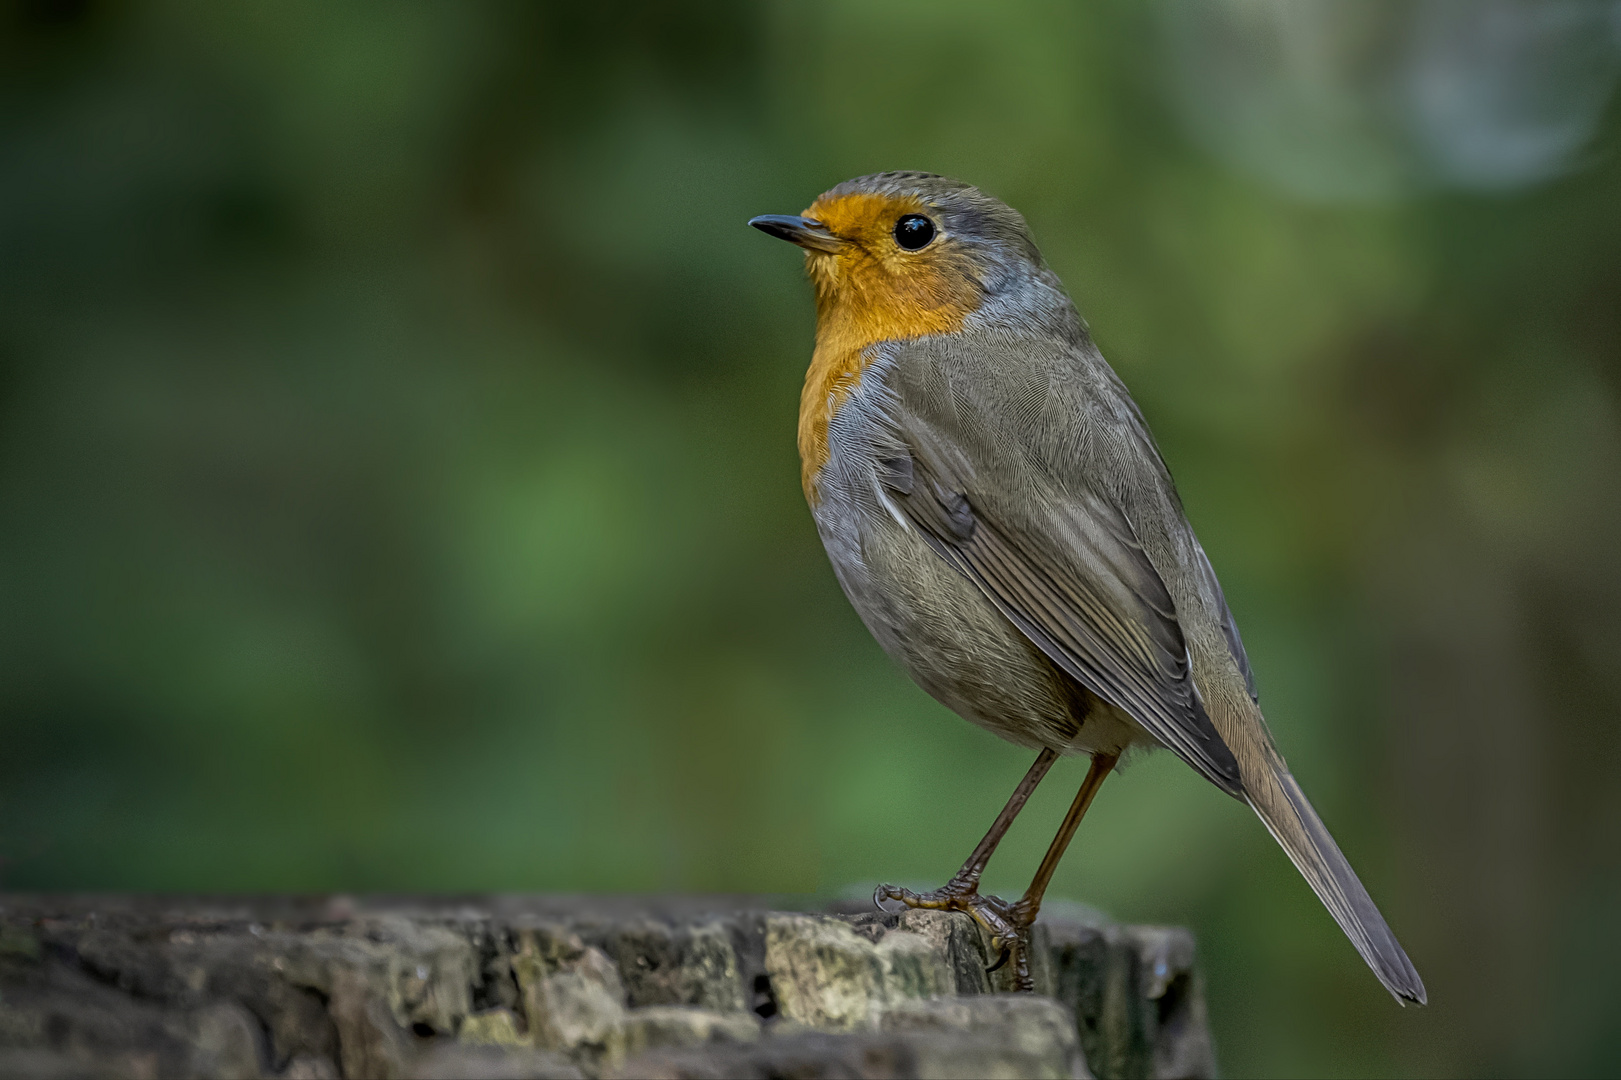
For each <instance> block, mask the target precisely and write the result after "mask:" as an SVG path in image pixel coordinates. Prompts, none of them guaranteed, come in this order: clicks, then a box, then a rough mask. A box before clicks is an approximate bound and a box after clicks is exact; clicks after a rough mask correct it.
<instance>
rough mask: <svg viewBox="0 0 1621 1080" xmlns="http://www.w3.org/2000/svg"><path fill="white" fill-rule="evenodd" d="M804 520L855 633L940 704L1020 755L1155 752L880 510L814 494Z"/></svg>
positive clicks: (848, 495)
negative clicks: (853, 618)
mask: <svg viewBox="0 0 1621 1080" xmlns="http://www.w3.org/2000/svg"><path fill="white" fill-rule="evenodd" d="M847 475H848V474H847ZM829 479H831V477H830V478H829ZM815 517H816V522H817V527H818V530H819V531H820V532H821V535H822V542H823V544H824V546H825V547H826V548H827V553H828V558H829V559H830V560H831V561H832V564H833V569H834V572H835V573H836V574H837V576H838V579H839V584H840V585H841V586H843V588H844V593H845V595H846V596H848V597H849V598H850V603H851V604H852V605H854V607H855V609H856V611H857V613H859V614H860V616H861V619H862V621H863V622H865V623H866V625H867V629H868V630H870V631H871V632H872V635H873V637H875V638H877V639H878V643H879V644H880V645H881V646H883V648H884V651H886V652H887V653H889V655H890V656H892V657H893V658H894V659H895V660H896V661H897V662H898V663H899V664H900V665H901V666H902V667H903V668H905V669H906V671H907V673H908V674H910V675H911V676H912V678H913V680H915V681H916V682H917V684H918V685H919V686H921V687H922V688H923V689H924V690H926V691H927V692H928V693H929V694H930V695H931V696H933V697H934V698H935V699H936V700H938V701H939V702H941V703H942V704H944V705H945V706H946V707H947V708H950V709H951V710H952V711H954V712H956V713H957V714H959V715H960V716H962V717H964V718H965V719H968V720H971V721H973V722H974V723H976V724H978V725H980V726H981V727H983V728H986V729H987V730H989V731H991V732H994V733H995V734H997V735H1000V736H1001V737H1002V738H1004V739H1007V740H1008V741H1010V742H1013V743H1016V744H1018V745H1020V746H1026V747H1031V748H1039V747H1050V748H1052V749H1055V750H1059V751H1061V752H1064V753H1091V752H1094V751H1102V752H1104V753H1109V754H1121V753H1123V752H1125V751H1126V750H1127V749H1128V748H1130V747H1131V746H1133V745H1138V746H1153V745H1157V744H1156V743H1155V742H1154V740H1153V739H1152V737H1150V736H1149V735H1148V734H1147V733H1146V732H1145V731H1143V729H1142V728H1140V727H1139V726H1138V725H1137V724H1136V722H1135V721H1133V720H1132V719H1131V718H1130V717H1129V716H1128V715H1127V714H1125V713H1124V712H1122V711H1121V710H1119V709H1117V708H1115V707H1114V706H1112V705H1110V704H1108V703H1107V702H1105V701H1103V700H1101V699H1100V698H1098V697H1097V696H1096V695H1094V694H1092V693H1091V692H1090V691H1088V690H1087V689H1085V688H1084V687H1082V686H1081V685H1080V684H1079V683H1078V682H1076V681H1075V680H1074V679H1072V678H1071V677H1070V676H1069V675H1067V674H1065V673H1064V672H1063V671H1061V670H1059V668H1058V667H1057V666H1056V665H1054V664H1053V663H1052V662H1051V661H1050V660H1048V659H1047V657H1046V656H1045V655H1044V654H1043V653H1042V652H1041V650H1040V649H1038V648H1036V646H1035V645H1033V644H1032V643H1031V642H1030V640H1029V639H1028V638H1026V637H1025V636H1024V635H1023V634H1022V633H1020V632H1019V630H1018V628H1017V627H1015V626H1014V625H1013V624H1012V623H1011V622H1009V621H1008V620H1007V618H1006V617H1005V616H1004V615H1003V614H1002V613H1001V612H1000V611H998V610H997V609H996V608H995V606H994V605H992V604H991V602H990V600H988V599H987V598H986V597H985V595H984V594H983V593H982V592H981V591H980V590H979V588H978V586H976V585H974V584H973V583H972V582H970V581H969V580H967V579H966V578H964V577H963V576H962V575H961V574H959V573H958V572H957V571H956V570H954V569H953V568H952V567H951V566H949V565H948V564H947V563H946V562H945V561H944V560H943V559H942V558H941V557H940V556H939V555H937V554H936V553H935V552H934V550H933V549H932V548H930V547H929V546H928V545H927V544H926V543H925V542H924V541H923V540H922V538H921V537H919V536H918V535H917V533H916V532H915V531H913V530H912V529H910V528H907V527H906V526H904V525H902V524H901V523H900V522H899V521H897V520H896V519H895V518H894V517H893V516H891V515H890V514H889V513H888V512H887V511H886V510H884V509H883V508H882V507H881V506H880V505H876V504H874V503H873V502H871V501H869V500H868V499H866V498H862V497H861V494H860V493H858V492H856V491H835V490H824V494H823V499H822V501H821V503H820V504H819V505H818V507H817V508H816V510H815Z"/></svg>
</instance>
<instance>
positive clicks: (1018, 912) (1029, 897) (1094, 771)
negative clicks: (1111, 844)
mask: <svg viewBox="0 0 1621 1080" xmlns="http://www.w3.org/2000/svg"><path fill="white" fill-rule="evenodd" d="M1119 760H1120V755H1118V754H1093V755H1092V767H1091V768H1089V769H1087V770H1086V779H1085V780H1082V781H1081V790H1079V791H1077V792H1076V793H1075V801H1074V802H1073V803H1071V804H1070V807H1069V813H1067V814H1065V815H1064V823H1063V824H1062V825H1060V826H1059V827H1058V835H1057V836H1055V837H1053V842H1052V844H1051V845H1049V846H1048V848H1047V854H1046V855H1045V856H1044V857H1043V858H1042V860H1041V865H1040V866H1039V867H1037V868H1036V876H1035V878H1034V879H1033V880H1032V881H1031V882H1030V888H1028V889H1026V890H1025V893H1024V897H1023V898H1022V899H1021V900H1019V901H1018V902H1017V903H1015V904H1014V905H1013V906H1012V908H1011V910H1010V911H1009V912H1008V921H1009V922H1011V923H1012V924H1013V926H1014V929H1015V931H1016V932H1017V934H1018V941H1017V942H1016V943H1011V942H1001V943H999V944H1001V945H1003V946H1004V947H1006V946H1010V945H1011V947H1013V948H1014V949H1015V951H1016V952H1017V959H1018V969H1017V970H1018V985H1019V989H1021V990H1034V989H1035V984H1034V982H1032V981H1031V978H1030V962H1029V958H1028V956H1027V955H1026V954H1027V953H1028V951H1029V950H1028V949H1027V948H1026V946H1027V945H1028V940H1027V938H1028V935H1029V931H1030V927H1031V926H1032V925H1033V924H1034V923H1035V921H1036V913H1037V912H1039V911H1040V910H1041V898H1042V897H1043V896H1044V895H1045V894H1046V892H1047V885H1048V883H1050V882H1051V881H1052V879H1053V871H1055V870H1057V869H1058V860H1059V859H1062V858H1063V857H1064V849H1065V848H1067V847H1069V842H1070V840H1071V839H1072V838H1073V837H1074V836H1075V830H1076V829H1077V828H1079V827H1080V824H1081V818H1083V817H1085V816H1086V809H1087V807H1089V806H1091V805H1092V800H1093V798H1095V797H1096V796H1097V793H1098V788H1100V787H1102V786H1103V781H1104V778H1105V777H1107V776H1108V775H1109V771H1110V770H1111V769H1113V768H1114V766H1115V762H1117V761H1119Z"/></svg>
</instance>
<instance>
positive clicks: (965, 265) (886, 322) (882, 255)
mask: <svg viewBox="0 0 1621 1080" xmlns="http://www.w3.org/2000/svg"><path fill="white" fill-rule="evenodd" d="M907 214H924V215H926V216H929V217H931V218H932V217H934V214H933V213H931V211H930V210H929V208H928V207H927V206H925V205H924V204H923V203H922V202H921V201H919V200H917V199H913V198H895V197H892V196H886V195H874V194H856V195H842V196H838V197H837V198H832V199H829V198H826V197H823V198H821V199H818V200H817V201H816V202H815V204H814V205H812V206H811V208H810V209H809V210H806V211H805V216H806V217H809V218H815V219H816V220H817V221H820V222H821V223H822V224H824V225H826V226H827V227H828V229H829V230H830V231H831V232H832V233H833V235H834V236H836V237H838V238H839V239H840V240H842V241H844V243H843V244H842V245H840V249H839V250H838V251H835V252H822V251H806V253H805V266H806V269H807V270H808V271H809V273H810V278H811V282H812V283H813V284H814V285H815V287H816V351H815V353H814V354H813V355H812V357H811V364H810V370H809V371H807V372H806V373H805V389H804V391H803V393H802V394H801V395H800V399H799V459H800V478H801V481H802V482H803V484H804V487H805V498H806V499H808V500H809V501H810V502H811V504H812V505H814V504H815V503H816V501H817V496H816V478H817V476H818V475H820V473H821V471H822V467H823V466H824V465H826V464H827V456H828V448H827V425H828V422H829V421H830V420H832V418H833V414H834V413H836V412H837V411H838V408H839V406H840V405H841V404H843V402H844V400H845V398H847V397H848V396H849V395H850V392H851V391H852V390H854V389H855V387H856V386H857V385H858V384H859V383H860V382H861V372H862V370H863V369H864V368H865V366H866V360H865V358H864V357H863V355H862V354H863V353H864V351H865V350H866V349H867V348H868V347H870V346H872V345H876V344H878V343H879V342H882V341H899V340H904V339H907V338H915V337H922V336H924V335H926V334H944V333H950V332H952V331H955V330H960V329H962V324H963V320H964V319H966V318H967V317H968V316H969V315H970V314H972V313H973V311H974V310H975V309H976V308H978V307H979V304H980V281H979V276H978V275H977V274H976V273H975V272H974V267H973V263H972V260H971V259H970V258H969V257H968V254H967V253H966V252H965V251H963V250H962V249H961V248H959V247H958V246H957V245H955V244H954V243H953V242H952V240H951V237H950V236H949V235H946V234H945V233H944V232H943V231H942V233H941V235H940V236H938V237H937V238H936V239H935V240H934V241H933V242H932V243H930V244H929V245H928V246H927V247H924V248H922V249H921V250H918V251H906V250H904V249H902V248H901V246H900V245H899V244H897V243H896V242H895V223H896V222H897V221H898V220H900V218H902V217H903V216H905V215H907ZM936 223H937V224H938V221H937V222H936Z"/></svg>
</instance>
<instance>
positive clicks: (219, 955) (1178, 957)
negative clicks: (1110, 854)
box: [0, 896, 1214, 1080]
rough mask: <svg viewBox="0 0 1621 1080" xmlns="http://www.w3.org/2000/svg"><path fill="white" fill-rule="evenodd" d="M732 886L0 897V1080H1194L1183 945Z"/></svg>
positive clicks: (1204, 1056) (1202, 1071)
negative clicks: (775, 902) (784, 896)
mask: <svg viewBox="0 0 1621 1080" xmlns="http://www.w3.org/2000/svg"><path fill="white" fill-rule="evenodd" d="M1034 951H1035V955H1034V957H1033V965H1032V967H1033V973H1034V975H1035V978H1036V982H1037V988H1038V991H1039V993H1038V994H1037V995H1036V996H1030V995H1011V994H1006V993H1002V992H1000V991H1003V990H1005V989H1006V986H1005V983H1004V982H1002V979H1003V977H1004V975H1005V971H1004V972H998V973H996V974H994V975H991V976H989V977H987V975H986V971H985V967H986V963H987V961H988V959H989V957H988V956H987V952H988V949H987V944H986V942H985V940H984V939H983V937H982V935H981V934H980V932H979V931H978V929H977V928H976V927H975V925H974V924H973V923H972V922H971V921H970V920H969V919H968V918H967V917H966V916H962V915H951V914H944V913H937V912H922V911H909V912H905V913H903V914H898V915H897V914H883V913H877V912H873V913H869V914H860V915H850V914H844V915H837V914H816V913H804V912H791V911H789V912H785V911H773V910H769V909H768V908H767V907H765V906H762V905H760V904H756V903H751V902H749V901H746V900H729V899H724V898H711V899H660V898H641V899H637V898H593V897H573V898H570V897H499V898H479V899H476V900H467V901H453V900H421V899H396V900H384V899H365V900H360V899H348V898H333V899H311V900H288V899H191V898H178V897H27V896H0V1077H8V1076H19V1077H49V1078H55V1077H104V1076H105V1077H160V1076H161V1077H285V1078H295V1077H300V1078H310V1080H314V1078H320V1077H340V1076H341V1077H378V1078H391V1077H412V1076H422V1077H430V1076H431V1077H509V1078H517V1077H596V1076H603V1077H613V1076H622V1077H732V1076H740V1077H774V1076H794V1077H806V1078H814V1077H902V1076H921V1077H956V1076H1007V1077H1022V1076H1040V1077H1074V1076H1087V1075H1096V1076H1099V1077H1185V1076H1186V1077H1192V1076H1209V1075H1212V1074H1213V1072H1214V1061H1213V1055H1212V1049H1211V1043H1210V1037H1209V1033H1208V1031H1207V1028H1206V1025H1205V1013H1204V1000H1203V994H1202V989H1201V987H1200V982H1199V976H1198V973H1197V971H1196V970H1195V968H1194V966H1193V965H1194V949H1193V939H1192V937H1191V935H1189V934H1188V932H1187V931H1185V930H1181V929H1175V928H1162V927H1138V926H1112V925H1101V924H1098V923H1096V922H1088V921H1083V920H1078V919H1063V918H1044V919H1043V921H1042V922H1041V923H1040V924H1038V926H1037V931H1036V948H1035V950H1034Z"/></svg>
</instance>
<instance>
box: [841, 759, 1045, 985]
mask: <svg viewBox="0 0 1621 1080" xmlns="http://www.w3.org/2000/svg"><path fill="white" fill-rule="evenodd" d="M1057 760H1058V751H1056V750H1043V751H1042V752H1041V754H1040V755H1039V756H1038V757H1037V758H1036V761H1035V764H1033V765H1031V766H1030V771H1029V772H1027V773H1025V774H1024V779H1023V780H1020V781H1019V786H1018V787H1016V788H1014V789H1013V796H1012V797H1011V798H1010V799H1008V801H1007V805H1006V806H1004V807H1002V812H1001V813H1000V814H997V815H996V820H995V821H994V822H992V823H991V829H990V832H987V833H986V834H985V838H984V839H983V840H981V841H980V842H979V846H978V847H976V848H974V853H973V854H972V855H970V856H968V861H967V862H965V863H963V866H962V869H961V870H958V871H957V873H956V875H955V876H953V877H952V879H951V880H950V881H948V882H946V883H945V885H943V886H941V887H940V888H938V889H934V890H931V891H930V892H926V893H917V892H913V891H912V890H911V889H902V888H897V887H896V886H894V885H880V886H878V890H877V892H875V893H874V894H873V902H874V903H876V904H879V905H880V906H881V905H882V903H883V901H885V900H899V901H900V902H901V903H903V904H905V905H906V906H907V907H913V908H928V909H931V910H934V911H963V912H967V913H968V914H969V915H970V916H972V917H973V919H974V921H975V922H977V923H979V925H981V926H983V927H984V928H985V929H986V930H987V931H989V932H990V934H991V938H992V940H993V941H1011V940H1016V938H1017V933H1018V932H1017V930H1016V928H1015V926H1014V924H1013V923H1012V922H1011V921H1010V919H1009V916H1010V914H1011V913H1012V910H1013V908H1012V906H1011V905H1009V904H1008V903H1007V902H1006V901H1004V900H1000V899H998V898H997V897H994V896H981V895H979V878H980V875H981V874H983V873H984V872H985V865H986V864H987V863H989V862H990V861H991V855H992V854H993V853H994V852H995V851H996V845H997V844H999V843H1001V842H1002V837H1003V836H1004V835H1006V834H1007V831H1008V826H1010V825H1012V824H1013V819H1014V818H1016V817H1018V816H1019V811H1020V810H1022V809H1024V804H1025V803H1026V802H1028V801H1029V800H1030V793H1031V792H1033V791H1035V790H1036V785H1037V784H1039V783H1041V778H1042V777H1043V776H1046V775H1047V770H1048V769H1050V768H1052V765H1053V762H1054V761H1057ZM1071 831H1072V832H1073V831H1074V830H1073V829H1072V830H1071ZM998 947H999V948H1000V947H1001V946H998ZM1004 960H1005V957H1004ZM997 966H1001V965H1000V962H999V963H998V965H997ZM993 970H994V969H993Z"/></svg>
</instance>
